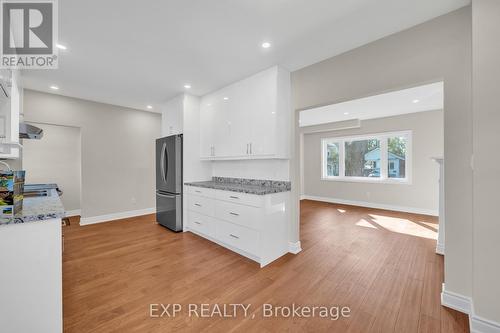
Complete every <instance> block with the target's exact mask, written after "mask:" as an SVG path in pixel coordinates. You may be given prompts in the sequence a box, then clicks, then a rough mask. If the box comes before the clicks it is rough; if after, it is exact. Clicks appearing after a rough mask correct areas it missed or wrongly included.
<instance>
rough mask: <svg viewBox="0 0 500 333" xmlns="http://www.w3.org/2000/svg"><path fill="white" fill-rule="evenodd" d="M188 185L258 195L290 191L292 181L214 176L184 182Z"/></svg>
mask: <svg viewBox="0 0 500 333" xmlns="http://www.w3.org/2000/svg"><path fill="white" fill-rule="evenodd" d="M184 184H185V185H187V186H197V187H205V188H212V189H216V190H223V191H232V192H240V193H248V194H256V195H265V194H272V193H281V192H288V191H290V189H291V183H290V182H288V181H276V180H261V179H244V178H226V177H213V178H212V180H210V181H204V182H189V183H184Z"/></svg>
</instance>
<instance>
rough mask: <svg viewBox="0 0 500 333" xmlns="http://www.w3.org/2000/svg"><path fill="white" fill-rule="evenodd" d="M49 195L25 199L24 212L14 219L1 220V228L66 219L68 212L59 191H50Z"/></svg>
mask: <svg viewBox="0 0 500 333" xmlns="http://www.w3.org/2000/svg"><path fill="white" fill-rule="evenodd" d="M47 194H48V195H47V196H43V197H25V198H24V199H23V209H22V211H21V212H19V213H18V214H16V215H15V216H14V217H13V218H0V226H1V225H9V224H18V223H29V222H40V221H44V220H50V219H56V218H62V217H64V216H65V213H66V212H65V210H64V207H63V205H62V202H61V199H60V198H59V194H58V193H57V190H56V189H49V190H47Z"/></svg>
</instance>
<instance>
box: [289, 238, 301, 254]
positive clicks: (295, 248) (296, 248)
mask: <svg viewBox="0 0 500 333" xmlns="http://www.w3.org/2000/svg"><path fill="white" fill-rule="evenodd" d="M300 251H302V248H301V247H300V241H298V242H288V252H290V253H293V254H297V253H299V252H300Z"/></svg>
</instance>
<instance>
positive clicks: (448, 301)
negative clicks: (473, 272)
mask: <svg viewBox="0 0 500 333" xmlns="http://www.w3.org/2000/svg"><path fill="white" fill-rule="evenodd" d="M441 305H443V306H446V307H448V308H451V309H454V310H457V311H459V312H462V313H465V314H468V315H469V326H470V331H471V333H500V323H497V322H494V321H491V320H488V319H485V318H482V317H480V316H478V315H476V313H475V312H474V302H473V300H472V298H470V297H467V296H463V295H460V294H457V293H454V292H452V291H447V290H446V288H445V284H444V283H443V289H442V292H441Z"/></svg>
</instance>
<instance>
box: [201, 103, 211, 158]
mask: <svg viewBox="0 0 500 333" xmlns="http://www.w3.org/2000/svg"><path fill="white" fill-rule="evenodd" d="M214 110H215V109H214V106H213V105H212V99H211V98H210V97H209V96H207V97H203V98H202V100H201V104H200V157H201V158H213V156H212V155H213V149H212V148H213V146H214V132H213V129H214V117H215V111H214Z"/></svg>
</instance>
